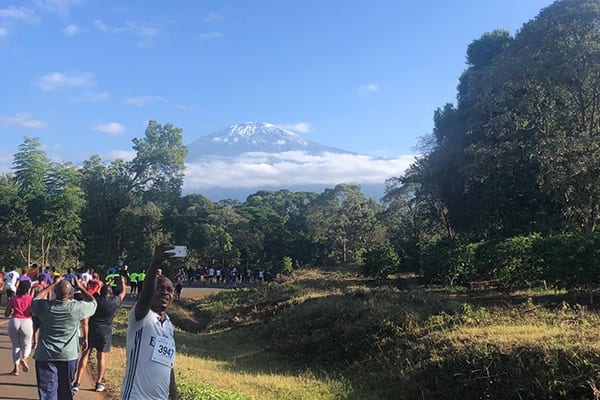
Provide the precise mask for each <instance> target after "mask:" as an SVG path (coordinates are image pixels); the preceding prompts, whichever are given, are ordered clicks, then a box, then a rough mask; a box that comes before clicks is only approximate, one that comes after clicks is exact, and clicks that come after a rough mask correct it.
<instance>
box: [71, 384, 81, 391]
mask: <svg viewBox="0 0 600 400" xmlns="http://www.w3.org/2000/svg"><path fill="white" fill-rule="evenodd" d="M78 390H79V383H74V384H73V387H72V388H71V391H72V392H73V393H75V392H77V391H78Z"/></svg>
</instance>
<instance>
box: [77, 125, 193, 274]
mask: <svg viewBox="0 0 600 400" xmlns="http://www.w3.org/2000/svg"><path fill="white" fill-rule="evenodd" d="M181 133H182V131H181V129H178V128H175V127H173V126H172V125H171V124H166V125H164V126H161V125H160V124H158V123H157V122H156V121H150V122H149V123H148V127H147V128H146V131H145V136H144V138H142V139H139V138H135V139H133V149H134V150H135V151H136V156H135V157H134V159H133V160H132V161H130V162H125V161H123V160H116V161H114V162H112V163H111V164H110V165H108V166H106V165H104V164H103V163H102V161H101V159H100V158H99V157H98V156H93V157H92V158H90V160H88V161H86V162H85V163H84V168H83V186H84V189H85V192H86V198H87V201H88V207H87V208H86V211H85V213H84V215H85V221H84V232H85V237H86V240H87V241H86V262H87V263H89V264H92V265H102V264H106V263H114V262H116V260H117V259H119V258H122V257H123V256H124V255H125V254H127V253H131V252H134V251H135V250H134V249H129V248H124V247H123V244H124V243H127V241H124V240H121V238H120V237H119V232H118V229H117V225H118V218H119V216H120V214H121V212H122V210H124V209H125V208H126V207H127V206H129V205H131V204H133V202H134V201H135V202H140V203H136V204H143V203H148V202H152V203H154V204H155V205H156V206H157V207H159V208H160V209H161V210H163V211H165V212H168V210H167V209H168V208H169V207H173V206H174V205H175V204H176V203H177V200H179V197H180V194H181V186H182V183H183V172H184V170H185V157H186V155H187V148H186V147H185V146H184V145H183V144H182V136H181Z"/></svg>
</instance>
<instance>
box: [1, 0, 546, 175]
mask: <svg viewBox="0 0 600 400" xmlns="http://www.w3.org/2000/svg"><path fill="white" fill-rule="evenodd" d="M551 3H552V2H551V1H549V0H456V1H446V0H430V1H421V2H409V1H401V0H371V1H366V0H360V1H358V0H302V1H299V0H297V1H292V0H230V1H216V0H214V1H213V0H197V1H194V0H186V1H183V0H170V1H158V0H152V1H148V0H144V1H141V0H132V1H113V0H33V1H26V0H0V60H1V63H0V73H1V76H2V79H1V81H0V82H1V87H2V89H3V95H2V96H1V97H0V134H1V137H2V139H3V140H2V142H1V143H0V170H3V171H6V170H7V169H8V168H10V163H11V162H12V155H13V154H14V153H15V152H16V151H17V150H18V145H19V144H21V143H22V142H23V138H24V137H25V136H29V137H38V138H40V140H41V142H42V143H43V144H44V146H45V147H44V150H45V151H46V153H47V154H48V155H49V156H50V157H51V158H52V159H54V160H56V161H71V162H74V163H79V162H81V161H82V160H85V159H87V158H89V157H90V155H92V154H99V155H100V156H101V157H102V158H103V159H105V160H107V161H108V160H111V159H114V158H115V157H117V156H122V157H125V158H127V157H130V156H131V155H130V152H131V139H132V138H134V137H142V136H143V133H144V129H145V126H146V123H147V121H148V120H149V119H155V120H157V121H159V122H160V123H167V122H170V123H172V124H173V125H175V126H177V127H179V128H182V129H183V136H184V143H190V142H192V141H193V140H195V139H197V138H198V137H200V136H203V135H207V134H209V133H211V132H214V131H216V130H218V129H221V128H224V127H226V126H228V125H229V124H232V123H237V122H245V121H257V122H269V123H274V124H277V125H281V126H285V127H287V128H289V129H292V130H294V131H295V132H296V133H298V134H300V135H302V136H303V137H304V138H305V139H307V140H311V141H316V142H319V143H322V144H325V145H329V146H335V147H339V148H342V149H345V150H348V151H352V152H357V153H362V154H366V155H370V156H384V157H387V158H389V159H393V160H395V162H394V163H392V164H390V166H389V168H393V169H395V170H397V169H398V168H400V167H399V165H400V163H403V164H402V165H405V164H407V163H408V162H409V161H410V159H411V158H410V157H411V155H413V154H415V152H416V150H415V146H416V145H417V143H418V138H419V137H421V136H423V135H425V134H428V133H430V132H431V129H432V125H433V124H432V115H433V111H434V110H435V108H437V107H440V106H443V105H444V104H445V103H447V102H454V101H455V96H456V84H457V80H458V78H459V76H460V74H461V72H462V71H463V70H464V68H465V52H466V48H467V46H468V44H469V43H470V42H471V41H473V40H475V39H477V38H479V37H480V36H481V35H482V34H483V33H485V32H489V31H491V30H493V29H496V28H501V29H507V30H509V31H510V32H511V33H513V34H514V33H515V32H516V30H517V29H519V28H520V27H521V26H522V24H523V23H525V22H527V21H528V20H530V19H531V18H533V17H535V16H536V15H537V14H538V13H539V11H540V10H541V9H542V8H543V7H546V6H548V5H550V4H551ZM398 160H401V161H398ZM350 163H352V162H350ZM357 163H358V164H361V166H365V165H364V159H363V160H362V161H357ZM339 164H345V165H346V166H347V165H348V160H344V161H343V162H340V163H339ZM332 165H334V164H332ZM332 168H333V167H332ZM361 168H362V167H361ZM365 168H367V170H368V166H365ZM382 168H383V169H384V170H385V168H387V167H385V166H384V167H382ZM192 170H196V171H197V170H198V168H195V169H194V168H191V169H190V171H192ZM361 171H362V170H361ZM254 172H256V171H254ZM289 173H294V172H293V171H292V172H289ZM296 173H300V172H299V171H297V172H296ZM321 173H323V171H322V170H321ZM345 173H346V174H348V175H349V176H352V175H353V174H356V175H359V174H360V172H359V171H355V172H352V171H350V172H348V171H346V172H345ZM378 174H379V175H377V177H372V179H384V178H382V176H383V175H386V174H387V175H389V176H394V175H396V176H397V175H398V174H397V173H394V172H393V171H379V172H378ZM211 175H213V176H214V175H215V174H211ZM389 176H388V177H389ZM235 179H243V176H237V177H236V178H235ZM335 179H342V178H340V177H339V176H338V177H336V178H335ZM190 181H191V179H190ZM204 184H206V182H205V183H204Z"/></svg>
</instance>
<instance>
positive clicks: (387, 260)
mask: <svg viewBox="0 0 600 400" xmlns="http://www.w3.org/2000/svg"><path fill="white" fill-rule="evenodd" d="M363 258H364V264H363V265H362V272H363V274H364V275H366V276H378V277H380V278H386V277H387V276H388V275H390V274H393V273H396V272H398V266H399V257H398V254H397V253H396V250H394V248H393V247H392V246H379V247H375V248H373V249H370V250H367V251H366V252H365V254H363Z"/></svg>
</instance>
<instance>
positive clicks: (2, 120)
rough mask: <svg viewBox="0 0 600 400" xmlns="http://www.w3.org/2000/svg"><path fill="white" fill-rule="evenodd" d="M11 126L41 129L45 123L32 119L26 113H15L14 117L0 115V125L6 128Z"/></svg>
mask: <svg viewBox="0 0 600 400" xmlns="http://www.w3.org/2000/svg"><path fill="white" fill-rule="evenodd" d="M11 126H20V127H21V128H29V129H43V128H45V127H46V123H45V122H42V121H38V120H36V119H34V118H33V117H32V116H31V115H29V114H27V113H17V114H16V115H15V116H14V117H9V116H6V115H0V127H3V128H8V127H11Z"/></svg>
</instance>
